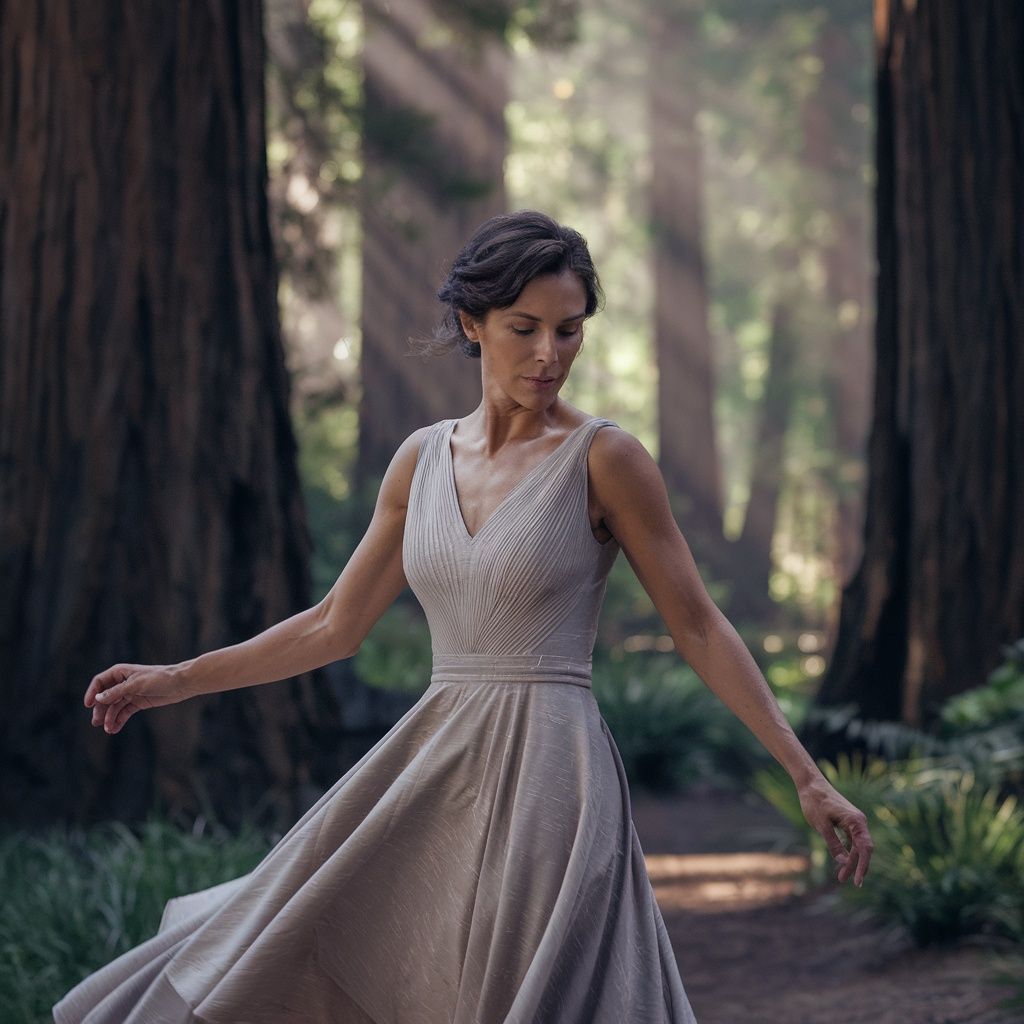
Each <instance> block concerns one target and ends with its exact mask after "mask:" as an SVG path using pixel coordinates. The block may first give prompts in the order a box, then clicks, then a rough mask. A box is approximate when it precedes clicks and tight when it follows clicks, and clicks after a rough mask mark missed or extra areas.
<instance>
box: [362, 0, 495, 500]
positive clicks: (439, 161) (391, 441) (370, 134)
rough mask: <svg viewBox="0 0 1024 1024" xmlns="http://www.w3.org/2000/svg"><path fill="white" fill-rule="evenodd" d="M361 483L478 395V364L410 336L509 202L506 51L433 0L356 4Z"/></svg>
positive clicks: (424, 324)
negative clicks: (459, 260) (360, 136)
mask: <svg viewBox="0 0 1024 1024" xmlns="http://www.w3.org/2000/svg"><path fill="white" fill-rule="evenodd" d="M364 10H365V15H366V37H365V48H364V69H365V75H364V103H365V124H364V150H365V158H364V161H363V166H364V170H363V186H364V187H363V200H362V217H363V300H362V353H361V358H360V368H361V373H362V400H361V403H360V408H359V459H358V465H357V477H358V481H359V483H360V485H362V484H364V483H368V482H371V481H373V480H374V479H375V478H379V477H380V476H382V475H383V473H384V470H385V469H386V468H387V465H388V463H389V462H390V460H391V457H392V456H393V455H394V453H395V450H396V449H397V448H398V446H399V445H400V444H401V442H402V441H403V440H404V439H405V437H406V436H407V435H408V434H409V433H410V432H411V431H412V430H414V429H415V428H416V427H418V426H422V425H423V424H424V423H429V422H432V421H434V420H437V419H441V418H444V417H447V416H461V415H463V414H464V413H467V412H469V411H470V410H471V409H472V408H473V407H474V406H475V405H476V404H477V403H478V402H479V401H480V364H479V362H477V361H476V360H474V359H467V358H465V357H463V356H462V355H461V353H456V354H453V355H451V356H447V357H442V358H432V359H427V360H423V359H421V358H419V357H418V356H415V355H414V354H412V353H411V351H410V348H409V344H408V339H409V337H410V336H412V335H421V334H428V333H429V331H430V328H431V327H432V326H433V324H434V323H435V322H436V321H437V319H438V318H439V316H440V315H441V313H442V308H441V305H440V303H439V302H438V301H437V297H436V293H437V289H438V288H439V287H440V285H441V282H442V280H443V279H444V276H445V274H446V273H447V270H448V267H449V265H450V263H451V260H452V259H453V258H454V257H455V254H456V253H457V252H458V250H459V249H460V248H461V247H462V245H463V244H464V243H465V242H466V241H467V240H468V239H469V236H470V235H471V234H472V232H473V230H474V229H475V228H476V227H477V226H478V225H479V224H480V223H481V222H482V221H484V220H486V219H487V218H488V217H491V216H493V215H494V214H497V213H502V212H504V210H505V205H506V200H505V185H504V162H505V154H506V151H507V133H506V129H505V102H506V96H507V91H508V86H507V65H508V55H507V53H506V51H505V48H504V44H503V42H501V41H500V39H499V38H498V37H497V36H496V35H495V34H485V33H482V32H481V33H480V34H479V35H478V36H476V37H475V38H472V37H471V38H468V39H467V37H466V35H465V34H464V32H463V29H462V27H461V26H458V25H455V24H454V23H453V22H451V21H450V20H449V19H447V18H443V17H442V16H441V15H439V14H437V13H436V12H435V11H434V10H432V8H431V5H430V4H429V3H427V0H409V2H406V3H401V4H391V3H381V2H378V0H370V2H368V3H367V4H365V5H364Z"/></svg>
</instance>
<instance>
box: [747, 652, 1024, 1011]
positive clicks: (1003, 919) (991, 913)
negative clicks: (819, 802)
mask: <svg viewBox="0 0 1024 1024" xmlns="http://www.w3.org/2000/svg"><path fill="white" fill-rule="evenodd" d="M1022 655H1024V647H1022V644H1021V643H1020V642H1018V643H1016V644H1014V645H1013V646H1012V647H1008V648H1006V661H1005V663H1004V664H1002V665H1001V666H1000V667H999V668H998V669H996V670H995V671H994V672H993V673H991V674H990V676H989V678H988V681H987V683H986V685H985V686H984V687H979V688H976V689H975V690H971V691H968V692H967V693H965V694H962V695H959V696H956V697H952V698H950V699H949V701H947V702H946V704H945V705H944V706H943V707H942V709H941V713H940V717H939V721H940V731H939V734H937V735H932V734H929V733H925V732H923V731H922V730H919V729H914V728H911V727H909V726H906V725H903V724H902V723H899V722H873V721H865V720H861V719H858V718H856V717H855V715H854V714H853V711H854V709H853V708H851V707H849V706H843V707H838V708H836V707H833V708H823V709H815V711H814V713H813V717H814V720H815V721H816V722H817V723H819V724H823V725H825V727H826V729H829V730H832V731H836V732H842V733H843V734H844V735H845V736H846V737H847V738H848V739H851V740H857V741H859V742H860V743H862V744H863V745H864V746H865V747H866V748H867V751H868V752H867V753H864V752H862V751H858V752H857V753H856V754H855V755H853V756H852V757H850V756H846V755H841V756H840V757H839V758H837V759H836V763H835V764H834V765H833V764H831V763H830V762H828V761H820V762H819V766H820V767H821V769H822V772H823V773H824V774H825V776H826V777H827V778H828V779H829V781H830V782H831V783H832V785H833V786H835V788H836V789H837V790H838V791H839V792H840V793H842V794H843V795H844V796H846V797H847V799H849V800H850V801H851V802H852V803H854V804H855V805H856V806H857V807H859V808H860V809H861V810H862V811H864V813H865V814H866V815H867V817H868V824H869V827H870V829H871V834H872V838H873V840H874V843H875V851H874V854H873V857H872V860H871V867H870V871H869V874H868V877H867V879H866V880H865V884H864V886H863V888H856V887H853V886H845V887H844V888H843V889H842V890H841V893H842V898H843V899H844V900H847V901H849V903H850V904H851V906H853V907H854V908H857V909H860V910H863V911H865V912H867V913H869V914H870V915H872V916H874V917H875V918H877V919H879V920H882V921H887V922H889V923H890V924H892V925H893V926H895V927H897V928H900V929H904V930H905V931H906V932H907V933H908V934H909V935H910V936H911V937H912V938H913V940H914V941H915V942H916V943H917V944H918V945H920V946H926V945H933V944H939V943H948V942H951V941H954V940H957V939H959V938H961V937H963V936H967V935H975V934H980V935H987V936H999V937H1002V938H1004V939H1010V940H1012V941H1014V942H1017V943H1024V808H1022V807H1021V804H1020V797H1019V795H1018V794H1019V792H1020V789H1021V770H1022V766H1024V749H1022V748H1024V743H1022V739H1024V704H1022V702H1021V701H1020V699H1019V690H1018V687H1019V686H1020V680H1021V666H1022ZM755 788H756V789H757V790H758V791H759V792H760V793H761V794H762V795H763V796H764V797H765V798H766V799H767V800H768V801H769V802H770V803H771V804H772V805H773V806H775V807H776V808H777V809H778V810H779V811H780V812H781V813H782V814H783V815H784V816H785V817H786V818H787V819H788V820H789V821H790V822H791V823H792V824H793V825H794V826H796V828H797V829H798V830H800V831H801V833H802V835H803V841H804V843H805V844H806V845H807V846H808V847H809V848H810V850H811V862H812V867H811V874H810V881H812V882H813V883H815V884H820V883H822V882H823V881H824V880H825V878H826V876H827V875H830V874H831V867H832V861H831V857H830V856H829V854H828V852H827V849H826V847H825V844H824V842H823V840H822V839H821V837H819V836H818V835H817V833H815V832H814V831H813V830H812V829H811V828H810V826H809V825H808V824H807V823H806V822H805V821H804V820H803V815H802V812H801V810H800V804H799V799H798V797H797V794H796V790H795V788H794V787H793V785H792V783H791V782H790V780H789V778H788V776H786V775H785V773H783V772H782V771H781V769H778V768H775V767H773V768H771V769H768V770H766V771H763V772H760V773H758V775H757V776H756V777H755ZM1018 987H1019V986H1018ZM1017 996H1019V997H1020V999H1021V1000H1022V1002H1024V989H1019V991H1018V992H1017Z"/></svg>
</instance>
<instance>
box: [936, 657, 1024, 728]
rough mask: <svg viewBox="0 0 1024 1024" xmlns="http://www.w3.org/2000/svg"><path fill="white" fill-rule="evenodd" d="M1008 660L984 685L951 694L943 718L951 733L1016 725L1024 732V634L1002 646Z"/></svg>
mask: <svg viewBox="0 0 1024 1024" xmlns="http://www.w3.org/2000/svg"><path fill="white" fill-rule="evenodd" d="M1003 653H1004V655H1005V660H1004V661H1003V663H1002V664H1001V665H999V667H998V668H996V669H995V670H993V671H992V672H991V673H990V674H989V676H988V679H987V680H986V682H985V684H984V685H983V686H977V687H974V688H973V689H971V690H967V691H966V692H965V693H961V694H958V695H957V696H955V697H951V698H950V699H949V700H948V701H946V703H945V704H944V705H943V706H942V710H941V720H942V723H943V725H944V726H945V727H946V730H947V732H948V733H950V734H965V733H972V732H980V731H983V730H989V729H993V728H995V727H998V726H1003V725H1007V726H1017V727H1018V729H1019V731H1020V735H1022V736H1024V638H1021V639H1020V640H1018V641H1017V642H1016V643H1014V644H1010V645H1008V646H1006V647H1004V648H1003Z"/></svg>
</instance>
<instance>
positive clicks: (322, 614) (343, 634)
mask: <svg viewBox="0 0 1024 1024" xmlns="http://www.w3.org/2000/svg"><path fill="white" fill-rule="evenodd" d="M329 597H330V595H328V597H325V598H324V599H323V601H321V602H320V604H319V605H317V607H316V613H317V618H318V620H319V628H320V630H321V631H322V632H321V635H322V636H323V637H324V638H325V643H326V647H327V652H328V656H329V658H330V660H331V661H345V660H347V659H348V658H354V657H355V656H356V655H357V654H358V653H359V648H360V647H362V640H361V639H357V638H356V637H353V636H352V635H351V632H350V631H346V630H343V629H340V628H339V623H338V619H337V616H335V615H332V614H331V607H330V602H329V600H328V598H329Z"/></svg>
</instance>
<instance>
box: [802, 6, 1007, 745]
mask: <svg viewBox="0 0 1024 1024" xmlns="http://www.w3.org/2000/svg"><path fill="white" fill-rule="evenodd" d="M875 20H876V36H877V45H878V64H877V74H878V79H877V103H878V138H877V160H878V193H877V204H878V229H877V231H878V236H877V237H878V266H879V279H878V306H877V309H878V315H877V337H876V355H875V359H876V390H875V406H874V419H873V423H872V431H871V440H870V477H869V483H868V495H867V520H866V533H865V541H864V557H863V559H862V561H861V564H860V567H859V568H858V570H857V572H856V574H855V575H854V577H853V579H852V580H851V581H850V584H849V585H848V586H847V587H846V588H845V590H844V593H843V600H842V609H841V614H840V627H839V636H838V639H837V642H836V649H835V652H834V655H833V657H832V662H831V666H830V669H829V673H828V675H827V677H826V679H825V680H824V681H823V686H822V688H821V691H820V695H819V701H820V702H821V703H822V704H834V703H839V702H845V701H853V702H856V703H857V704H858V705H859V706H860V709H861V712H862V713H863V714H864V715H866V716H868V717H902V718H903V719H904V720H905V721H907V722H909V723H912V724H921V725H928V724H929V723H930V722H931V721H932V719H933V717H934V715H935V713H936V709H937V707H938V705H939V703H940V702H941V701H942V700H943V699H944V698H946V697H947V696H949V695H951V694H953V693H957V692H959V691H962V690H964V689H966V688H969V687H971V686H974V685H977V684H979V683H981V682H983V681H984V678H985V676H986V674H987V673H988V672H989V671H990V670H991V669H992V668H993V666H994V665H995V664H997V663H998V662H999V661H1000V659H1001V645H1002V644H1003V643H1005V642H1008V641H1011V640H1013V639H1015V638H1016V637H1019V636H1020V635H1021V634H1022V633H1024V473H1022V472H1021V467H1022V466H1024V358H1022V355H1021V352H1022V339H1024V246H1022V245H1021V231H1020V225H1021V220H1022V212H1021V209H1020V202H1021V189H1020V184H1021V181H1022V176H1024V153H1022V149H1024V145H1022V135H1021V132H1020V111H1021V110H1024V78H1022V75H1021V71H1020V55H1021V53H1024V8H1021V6H1020V5H1019V4H1018V3H1016V2H1013V0H983V2H980V3H977V4H973V5H970V6H968V5H966V4H951V3H944V4H938V3H931V4H917V5H910V4H903V3H894V2H890V0H877V2H876V7H875Z"/></svg>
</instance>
